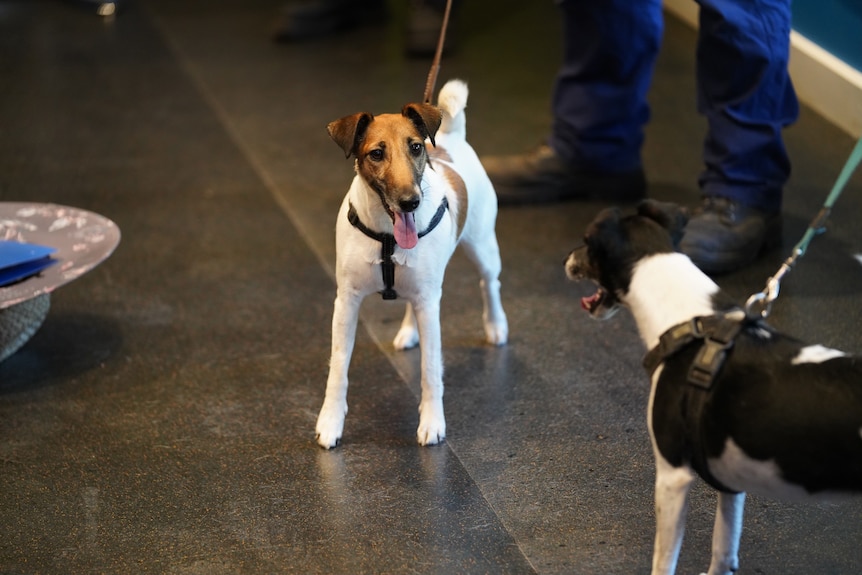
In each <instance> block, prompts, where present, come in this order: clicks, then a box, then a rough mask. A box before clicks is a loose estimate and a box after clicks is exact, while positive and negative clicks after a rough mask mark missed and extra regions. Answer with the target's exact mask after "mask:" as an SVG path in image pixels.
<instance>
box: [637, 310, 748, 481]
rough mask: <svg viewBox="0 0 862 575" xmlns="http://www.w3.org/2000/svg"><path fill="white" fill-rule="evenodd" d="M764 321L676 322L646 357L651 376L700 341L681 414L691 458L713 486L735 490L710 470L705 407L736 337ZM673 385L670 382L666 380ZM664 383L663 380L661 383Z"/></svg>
mask: <svg viewBox="0 0 862 575" xmlns="http://www.w3.org/2000/svg"><path fill="white" fill-rule="evenodd" d="M760 323H761V322H759V321H757V320H753V319H752V318H746V319H741V320H736V319H730V318H728V317H727V316H725V315H724V314H716V315H711V316H703V317H695V318H692V319H691V320H689V321H687V322H684V323H681V324H679V325H675V326H673V327H672V328H670V329H669V330H667V331H666V332H665V333H663V334H662V336H661V337H660V338H659V343H658V345H657V346H656V347H654V348H653V349H651V350H650V351H649V352H648V353H647V354H646V356H645V357H644V361H643V364H644V367H645V368H646V369H647V371H648V372H649V374H650V375H652V374H653V373H654V372H655V370H656V368H657V367H658V366H659V365H660V364H661V363H662V362H663V361H665V360H666V359H668V358H669V357H671V356H672V355H674V354H676V353H677V352H679V351H681V350H682V349H683V348H685V347H687V346H689V345H691V344H694V343H696V342H701V343H700V348H699V349H698V350H697V353H696V354H695V358H694V360H693V361H692V363H691V365H690V366H689V367H688V374H687V383H688V385H686V386H683V388H682V389H680V390H679V392H680V393H681V394H682V395H681V398H680V400H681V403H680V404H679V407H680V408H681V410H682V411H681V413H680V416H681V417H682V419H683V421H684V426H685V430H686V431H685V436H686V437H687V438H688V439H687V440H686V452H687V457H688V459H689V461H690V463H691V466H692V468H693V469H694V470H695V471H697V473H698V474H699V475H700V476H701V478H703V480H704V481H706V482H707V483H708V484H709V485H711V486H712V487H713V488H715V489H717V490H719V491H724V492H728V493H735V491H733V490H732V489H730V488H728V487H727V486H726V485H724V484H722V483H721V482H720V481H719V480H718V479H716V477H715V476H714V475H712V472H711V471H710V469H709V463H708V460H707V459H708V458H707V455H706V446H705V444H704V440H703V438H702V434H703V428H702V425H703V415H702V414H703V410H704V408H705V406H706V404H707V403H708V402H709V401H710V399H711V398H712V392H713V384H714V382H715V380H716V378H717V377H718V374H719V372H720V371H721V368H722V366H723V365H724V362H725V360H726V359H727V356H728V354H729V353H730V350H731V349H732V348H733V343H734V340H735V339H736V336H738V335H739V333H740V332H741V331H742V330H743V329H745V328H746V327H750V326H752V325H756V324H760ZM665 384H666V385H669V383H665ZM659 385H661V383H659Z"/></svg>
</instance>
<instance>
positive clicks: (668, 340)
mask: <svg viewBox="0 0 862 575" xmlns="http://www.w3.org/2000/svg"><path fill="white" fill-rule="evenodd" d="M759 323H760V322H759V321H758V320H756V319H751V318H745V319H742V320H738V319H731V318H728V317H727V316H726V315H725V314H716V315H709V316H702V317H695V318H692V319H690V320H689V321H686V322H683V323H681V324H678V325H675V326H673V327H672V328H670V329H669V330H667V331H666V332H664V333H663V334H662V335H661V337H660V338H659V341H658V345H657V346H655V347H654V348H652V349H651V350H650V351H649V352H648V353H647V354H646V356H644V359H643V365H644V367H645V368H646V369H647V371H648V372H649V374H650V375H652V374H653V372H655V370H656V368H657V367H658V366H659V365H660V364H661V363H662V362H663V361H664V360H666V359H667V358H669V357H670V356H672V355H674V354H675V353H676V352H678V351H680V350H681V349H682V348H684V347H686V346H687V345H689V344H691V343H693V342H696V341H700V342H701V348H700V351H698V353H697V356H696V357H695V358H694V362H692V364H691V367H690V368H689V370H688V382H689V383H690V384H692V385H695V386H697V387H700V388H703V389H709V388H711V387H712V384H713V382H714V381H715V377H716V376H717V375H718V372H719V371H720V370H721V367H722V366H723V365H724V361H725V359H727V354H728V353H729V352H730V350H731V349H732V348H733V341H734V340H735V339H736V336H737V335H739V332H741V331H742V330H743V329H745V328H746V327H751V326H754V325H757V324H759Z"/></svg>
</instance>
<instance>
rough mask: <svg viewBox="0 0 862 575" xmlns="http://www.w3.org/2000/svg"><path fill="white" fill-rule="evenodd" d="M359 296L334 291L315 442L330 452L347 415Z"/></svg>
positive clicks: (348, 292)
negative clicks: (328, 351)
mask: <svg viewBox="0 0 862 575" xmlns="http://www.w3.org/2000/svg"><path fill="white" fill-rule="evenodd" d="M361 303H362V296H360V295H359V294H358V293H356V292H355V291H353V290H348V289H341V288H339V289H338V295H337V296H336V298H335V306H334V308H333V312H332V352H331V355H330V359H329V377H328V378H327V380H326V397H325V398H324V400H323V407H321V408H320V415H318V416H317V428H316V430H317V443H319V444H320V446H321V447H325V448H326V449H331V448H333V447H335V446H336V445H338V443H339V442H340V441H341V434H342V432H343V430H344V416H345V415H347V370H348V368H349V367H350V357H351V355H352V354H353V344H354V342H355V340H356V324H357V322H358V321H359V306H360V304H361Z"/></svg>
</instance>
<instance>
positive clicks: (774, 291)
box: [745, 138, 862, 319]
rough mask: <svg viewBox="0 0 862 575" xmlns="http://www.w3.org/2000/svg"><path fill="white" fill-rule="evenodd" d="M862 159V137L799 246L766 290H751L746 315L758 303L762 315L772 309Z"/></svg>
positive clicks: (764, 315)
mask: <svg viewBox="0 0 862 575" xmlns="http://www.w3.org/2000/svg"><path fill="white" fill-rule="evenodd" d="M860 161H862V138H859V140H858V141H857V142H856V146H855V147H854V148H853V151H852V152H850V157H848V158H847V161H846V162H845V163H844V167H843V168H842V169H841V173H840V174H839V175H838V179H837V180H835V185H833V186H832V191H831V192H829V196H827V197H826V201H825V202H823V207H822V208H820V212H819V213H818V214H817V215H816V216H815V217H814V219H813V220H812V221H811V224H809V226H808V229H807V230H805V234H804V235H803V236H802V239H801V240H799V243H797V244H796V246H794V248H793V252H792V253H791V254H790V257H788V258H787V259H786V260H784V263H783V264H781V267H780V268H778V271H777V272H776V273H775V275H773V276H772V277H771V278H769V279H768V280H767V281H766V287H765V288H764V289H763V291H761V292H758V293H756V294H752V295H751V297H749V298H748V300H747V301H746V302H745V313H746V315H748V316H749V317H752V315H753V313H754V309H755V307H756V306H760V311H759V312H758V314H757V315H759V316H760V317H761V318H763V319H766V318H767V317H768V316H769V314H770V312H771V311H772V303H773V302H774V301H775V300H776V299H778V293H779V291H780V290H781V280H782V279H784V276H785V275H787V272H789V271H790V269H791V268H792V267H793V266H794V264H796V260H797V259H799V258H800V257H802V256H804V255H805V252H806V250H808V245H809V244H810V243H811V240H813V239H814V236H816V235H818V234H821V233H823V232H825V231H826V220H828V219H829V214H830V213H832V206H834V205H835V202H836V201H837V200H838V198H839V197H840V196H841V192H843V191H844V186H846V185H847V181H848V180H849V179H850V176H852V175H853V172H854V171H855V170H856V167H857V166H858V165H859V162H860Z"/></svg>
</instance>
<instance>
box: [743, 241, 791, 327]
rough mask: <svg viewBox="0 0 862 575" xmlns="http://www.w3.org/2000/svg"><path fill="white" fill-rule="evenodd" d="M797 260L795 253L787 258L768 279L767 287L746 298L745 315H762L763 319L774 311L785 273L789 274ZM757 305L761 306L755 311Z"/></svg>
mask: <svg viewBox="0 0 862 575" xmlns="http://www.w3.org/2000/svg"><path fill="white" fill-rule="evenodd" d="M795 260H796V255H795V254H794V255H793V256H791V257H789V258H787V260H786V261H785V262H784V263H783V264H781V267H780V268H778V271H777V272H775V275H774V276H772V277H771V278H769V279H768V280H767V281H766V287H765V288H764V289H763V291H761V292H757V293H756V294H752V295H751V297H749V298H748V300H746V302H745V315H746V316H747V317H749V318H754V317H760V318H761V319H766V318H767V317H769V314H770V313H771V312H772V302H774V301H775V300H777V299H778V293H779V292H780V291H781V280H782V279H783V278H784V276H785V275H787V272H789V271H790V268H791V266H793V263H794V261H795ZM756 307H759V310H757V312H756V313H755V308H756Z"/></svg>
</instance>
